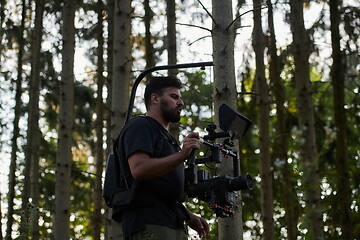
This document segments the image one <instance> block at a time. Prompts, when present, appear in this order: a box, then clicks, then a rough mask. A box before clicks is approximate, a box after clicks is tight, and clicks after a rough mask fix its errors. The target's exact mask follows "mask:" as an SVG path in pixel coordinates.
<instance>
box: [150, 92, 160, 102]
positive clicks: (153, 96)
mask: <svg viewBox="0 0 360 240" xmlns="http://www.w3.org/2000/svg"><path fill="white" fill-rule="evenodd" d="M150 99H151V102H152V103H153V104H158V103H159V102H160V97H159V95H157V94H156V93H152V94H151V96H150Z"/></svg>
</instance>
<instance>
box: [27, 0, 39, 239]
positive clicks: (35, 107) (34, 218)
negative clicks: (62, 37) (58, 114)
mask: <svg viewBox="0 0 360 240" xmlns="http://www.w3.org/2000/svg"><path fill="white" fill-rule="evenodd" d="M43 13H44V1H43V0H37V1H36V9H35V29H34V32H33V38H32V61H31V64H32V66H31V80H30V98H29V106H30V109H29V120H28V125H29V127H28V135H27V152H28V153H27V157H26V161H29V162H30V165H31V174H30V175H31V178H30V184H31V194H30V195H31V199H32V205H33V207H34V211H32V212H31V234H32V239H34V240H37V239H39V238H40V233H39V223H38V220H39V214H38V211H37V210H35V209H36V207H38V206H39V198H40V182H39V178H40V176H39V174H40V173H39V151H40V139H41V132H40V129H39V115H40V113H39V95H40V59H41V57H40V54H41V41H42V30H43V25H42V21H43ZM27 165H28V164H27ZM25 180H26V179H25Z"/></svg>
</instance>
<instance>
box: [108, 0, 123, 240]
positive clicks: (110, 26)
mask: <svg viewBox="0 0 360 240" xmlns="http://www.w3.org/2000/svg"><path fill="white" fill-rule="evenodd" d="M106 3H107V5H106V10H107V16H108V17H107V32H108V38H107V51H106V52H107V56H108V57H107V61H106V70H107V78H106V81H105V84H106V89H107V93H108V95H107V98H106V112H105V118H106V146H107V148H106V156H109V154H110V153H112V151H113V150H112V145H113V144H112V139H111V131H110V130H111V126H112V124H111V115H112V114H111V99H112V75H113V74H112V68H113V46H114V6H115V3H114V0H107V1H106ZM111 214H112V209H110V208H108V207H106V206H105V213H104V216H105V220H106V221H105V239H106V240H108V239H110V236H111V233H110V231H109V229H110V226H111V225H112V224H115V222H114V221H112V219H111ZM119 227H120V226H119Z"/></svg>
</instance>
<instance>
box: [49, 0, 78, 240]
mask: <svg viewBox="0 0 360 240" xmlns="http://www.w3.org/2000/svg"><path fill="white" fill-rule="evenodd" d="M74 18H75V2H74V1H72V0H66V1H64V5H63V12H62V20H63V29H62V37H63V49H62V63H61V65H62V72H61V81H60V106H59V108H60V112H59V129H58V146H57V154H56V180H55V182H56V185H55V218H54V237H55V239H70V223H69V217H70V180H71V164H72V152H71V147H72V142H73V141H72V131H73V129H72V128H73V111H74V109H73V105H74V52H75V26H74Z"/></svg>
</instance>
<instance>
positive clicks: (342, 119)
mask: <svg viewBox="0 0 360 240" xmlns="http://www.w3.org/2000/svg"><path fill="white" fill-rule="evenodd" d="M340 2H341V1H339V0H330V2H329V5H330V21H331V26H330V31H331V47H332V59H333V64H332V68H331V80H332V85H333V92H334V98H333V99H334V103H333V104H334V106H333V107H334V115H335V118H334V120H335V126H336V132H337V133H336V138H335V146H336V170H337V172H338V173H337V198H338V199H337V202H338V206H339V207H338V208H337V212H338V216H339V223H340V226H341V229H342V233H343V234H342V238H343V239H352V238H353V237H352V231H353V230H352V217H351V209H350V206H351V189H350V174H349V159H348V150H347V149H348V145H347V133H346V128H347V127H346V126H347V120H346V110H345V108H344V106H345V91H344V90H345V84H344V83H345V69H346V67H345V64H344V57H343V53H342V51H341V46H340V39H341V36H340V33H339V25H340V12H339V7H341V4H340Z"/></svg>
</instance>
